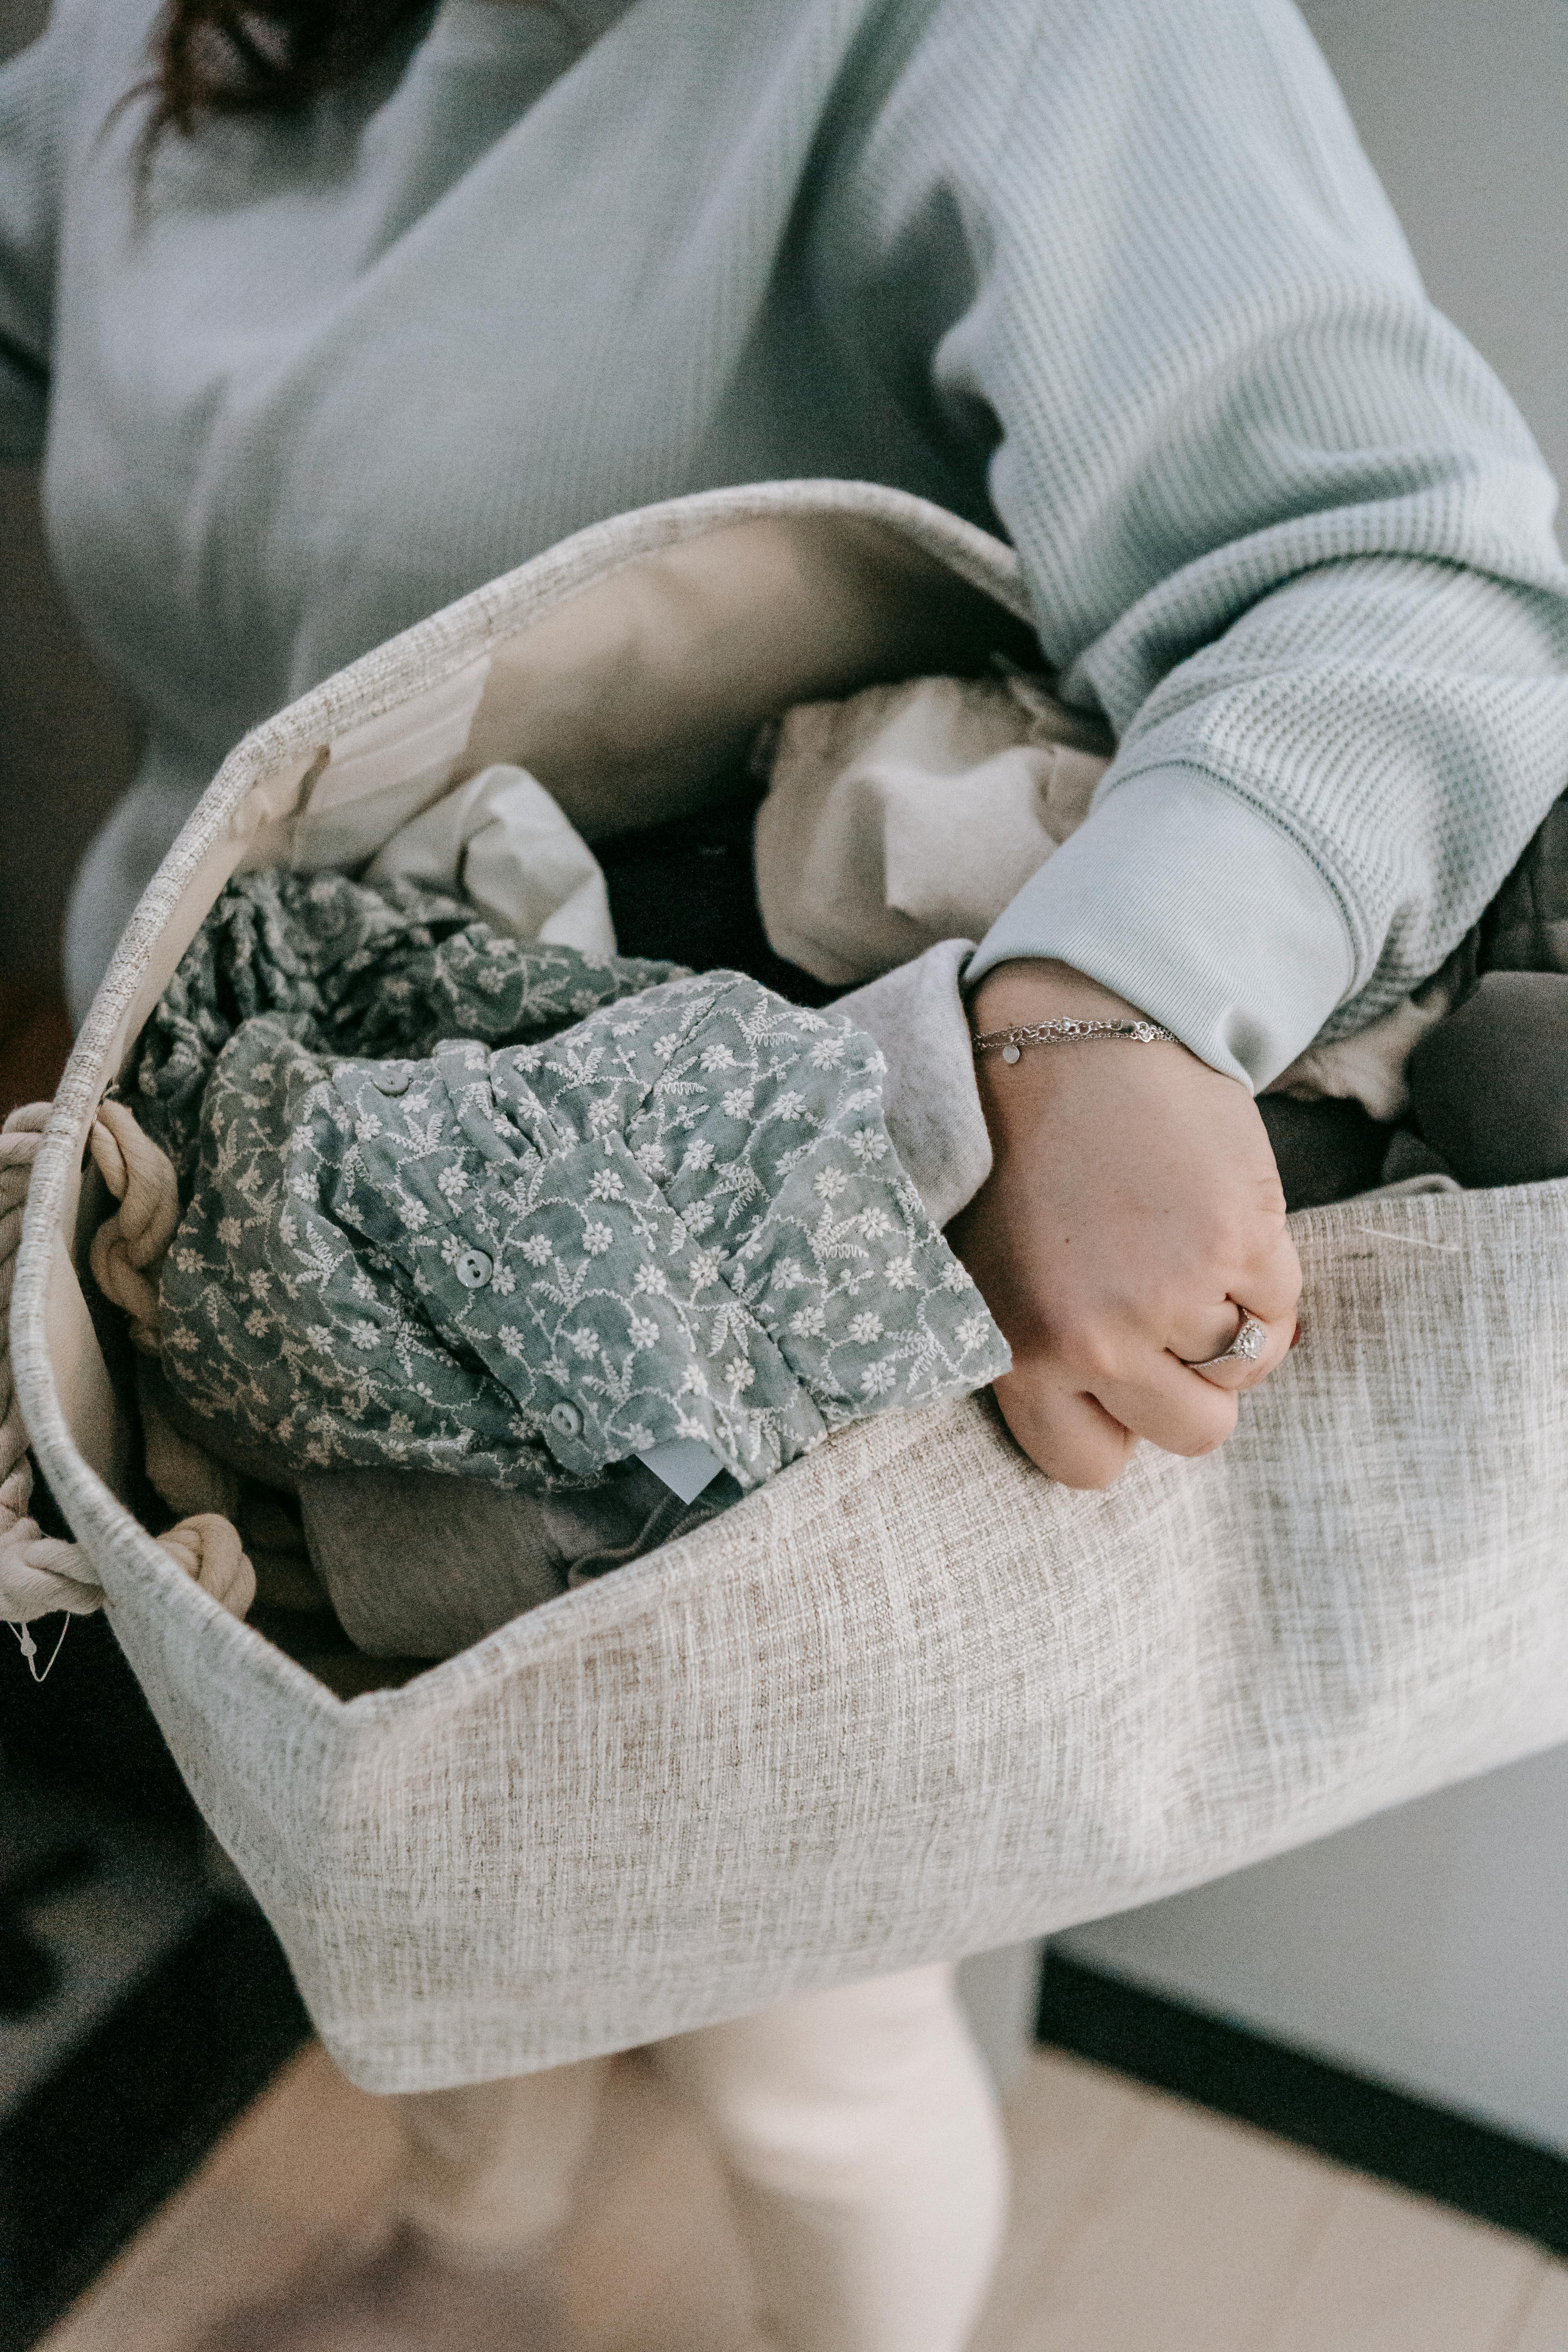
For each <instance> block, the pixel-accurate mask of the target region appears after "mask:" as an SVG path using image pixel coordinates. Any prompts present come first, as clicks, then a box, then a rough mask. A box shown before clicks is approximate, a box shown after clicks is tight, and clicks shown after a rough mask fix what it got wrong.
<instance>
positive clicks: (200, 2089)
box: [0, 1899, 310, 2352]
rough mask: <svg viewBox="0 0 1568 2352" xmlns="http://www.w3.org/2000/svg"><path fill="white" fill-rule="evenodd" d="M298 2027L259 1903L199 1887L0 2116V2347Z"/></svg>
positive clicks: (30, 2330) (249, 2095)
mask: <svg viewBox="0 0 1568 2352" xmlns="http://www.w3.org/2000/svg"><path fill="white" fill-rule="evenodd" d="M309 2031H310V2027H309V2023H308V2021H307V2019H306V2016H305V2011H304V2008H303V2006H302V2004H301V2002H300V1996H299V1994H298V1993H297V1992H296V1991H295V1990H294V1984H293V1979H291V1978H290V1976H289V1968H288V1963H287V1962H286V1961H285V1959H284V1958H283V1955H282V1952H281V1951H280V1949H279V1945H278V1941H277V1938H276V1937H274V1935H273V1933H272V1930H271V1928H270V1927H268V1925H267V1922H266V1920H265V1919H264V1918H263V1917H262V1916H261V1914H260V1913H259V1912H258V1911H257V1910H254V1909H253V1908H251V1907H250V1906H248V1905H245V1904H240V1903H234V1902H229V1901H226V1900H222V1899H215V1900H214V1903H213V1905H212V1907H211V1908H210V1910H208V1911H207V1912H205V1914H204V1915H203V1916H202V1918H201V1919H200V1920H198V1922H197V1923H196V1925H195V1927H193V1928H192V1930H191V1933H190V1934H189V1935H188V1936H187V1937H185V1938H184V1941H183V1942H182V1943H180V1944H179V1945H177V1946H176V1947H175V1948H174V1951H172V1952H171V1953H170V1954H169V1955H168V1956H167V1958H165V1959H163V1961H162V1962H160V1964H159V1965H158V1967H157V1968H155V1969H153V1971H152V1973H151V1974H150V1975H149V1976H147V1977H145V1978H144V1979H142V1982H141V1983H140V1984H138V1985H137V1986H136V1987H135V1988H134V1989H133V1990H132V1992H130V1993H129V1994H128V1996H127V1997H126V1999H125V2000H124V2001H122V2002H121V2006H120V2007H119V2008H118V2009H117V2010H116V2011H114V2012H113V2014H112V2015H111V2016H110V2017H109V2018H107V2019H106V2020H105V2021H104V2022H103V2024H102V2025H101V2026H100V2027H99V2029H98V2030H97V2032H94V2033H93V2034H92V2035H91V2036H90V2037H89V2040H88V2041H87V2042H84V2043H83V2044H82V2045H81V2047H80V2048H79V2050H77V2051H76V2052H75V2053H74V2054H73V2055H72V2056H71V2058H70V2059H69V2060H68V2062H67V2063H66V2064H65V2065H64V2066H63V2067H62V2068H61V2069H60V2071H59V2072H58V2074H55V2075H53V2076H52V2077H51V2078H50V2080H49V2081H48V2082H47V2083H46V2084H43V2085H42V2086H41V2087H40V2088H39V2089H38V2090H37V2092H36V2093H35V2094H34V2095H33V2096H32V2097H31V2098H30V2099H28V2100H27V2101H26V2103H25V2105H22V2106H21V2107H19V2108H18V2109H17V2110H16V2113H15V2114H14V2115H12V2116H9V2117H8V2118H7V2119H6V2121H5V2126H3V2127H0V2352H25V2347H26V2346H28V2345H30V2344H32V2343H34V2342H36V2340H37V2337H38V2336H40V2335H42V2334H43V2332H44V2331H45V2329H46V2328H47V2327H48V2326H51V2325H52V2324H53V2322H54V2321H55V2320H56V2319H57V2318H58V2316H59V2315H60V2313H61V2312H62V2311H64V2310H65V2308H66V2306H67V2305H68V2304H69V2303H70V2302H71V2301H72V2300H73V2298H74V2297H75V2296H76V2295H78V2294H80V2293H81V2291H82V2289H83V2288H84V2287H85V2286H86V2285H87V2284H89V2281H90V2280H91V2279H93V2278H94V2277H96V2275H97V2274H98V2273H99V2272H100V2270H101V2269H102V2268H103V2266H104V2265H105V2263H108V2262H110V2260H111V2259H112V2258H113V2256H114V2255H115V2254H117V2253H118V2252H119V2251H120V2249H121V2247H122V2246H123V2245H124V2244H125V2243H126V2242H127V2241H128V2240H129V2239H130V2238H131V2237H132V2235H133V2234H134V2232H135V2231H137V2230H138V2229H139V2228H140V2226H141V2224H142V2222H143V2221H145V2220H146V2219H147V2217H148V2215H149V2214H150V2213H152V2212H153V2210H155V2209H156V2208H157V2207H158V2206H159V2205H160V2204H162V2202H163V2200H164V2198H165V2197H167V2196H168V2195H169V2194H170V2192H171V2191H172V2190H173V2189H175V2188H176V2187H177V2186H178V2185H179V2183H180V2182H181V2181H182V2180H183V2179H185V2177H186V2175H187V2174H188V2173H190V2172H191V2171H193V2170H194V2169H195V2166H196V2165H197V2164H198V2163H199V2162H200V2160H201V2158H202V2157H203V2156H204V2155H205V2153H206V2151H207V2149H208V2148H209V2147H211V2146H212V2144H213V2142H214V2141H215V2140H216V2138H217V2137H218V2136H219V2134H220V2133H221V2132H222V2131H224V2130H225V2128H226V2126H228V2125H229V2124H230V2123H232V2122H233V2121H234V2119H235V2117H236V2116H238V2115H239V2114H240V2113H241V2112H242V2111H243V2110H244V2108H245V2107H247V2105H249V2103H250V2101H251V2100H252V2099H253V2098H255V2096H256V2095H257V2094H258V2092H259V2091H260V2090H262V2089H263V2088H264V2087H265V2085H266V2084H268V2082H269V2081H270V2080H271V2078H272V2076H273V2075H274V2074H276V2073H277V2071H278V2069H279V2066H280V2065H281V2064H282V2063H283V2061H284V2060H285V2059H286V2058H287V2057H289V2054H290V2053H292V2052H293V2051H294V2050H295V2049H297V2048H298V2046H299V2044H300V2042H302V2041H303V2040H304V2038H305V2036H306V2034H307V2033H308V2032H309Z"/></svg>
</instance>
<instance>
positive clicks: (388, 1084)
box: [373, 1070, 408, 1095]
mask: <svg viewBox="0 0 1568 2352" xmlns="http://www.w3.org/2000/svg"><path fill="white" fill-rule="evenodd" d="M373 1083H374V1087H375V1090H376V1093H377V1094H378V1095H405V1094H406V1093H407V1092H408V1073H407V1071H406V1070H378V1071H377V1072H376V1075H375V1077H374V1081H373Z"/></svg>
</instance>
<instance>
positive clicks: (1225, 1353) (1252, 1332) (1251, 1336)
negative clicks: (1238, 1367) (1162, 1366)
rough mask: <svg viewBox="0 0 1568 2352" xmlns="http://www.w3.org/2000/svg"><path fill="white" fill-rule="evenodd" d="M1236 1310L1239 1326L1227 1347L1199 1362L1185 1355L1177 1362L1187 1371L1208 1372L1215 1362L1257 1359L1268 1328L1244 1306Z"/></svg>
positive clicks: (1252, 1362)
mask: <svg viewBox="0 0 1568 2352" xmlns="http://www.w3.org/2000/svg"><path fill="white" fill-rule="evenodd" d="M1236 1311H1237V1314H1238V1315H1239V1316H1240V1318H1241V1328H1240V1330H1239V1331H1238V1332H1237V1335H1236V1337H1235V1339H1233V1340H1232V1341H1231V1343H1230V1345H1229V1347H1228V1348H1222V1349H1220V1352H1219V1354H1218V1355H1217V1356H1205V1357H1204V1359H1203V1360H1202V1361H1201V1362H1199V1363H1194V1362H1192V1361H1191V1360H1189V1359H1188V1358H1187V1357H1185V1356H1182V1357H1180V1358H1179V1359H1178V1361H1179V1362H1181V1363H1184V1364H1185V1365H1186V1367H1187V1370H1188V1371H1189V1372H1210V1371H1212V1370H1214V1368H1215V1365H1216V1364H1255V1363H1256V1362H1257V1361H1258V1358H1259V1356H1261V1354H1262V1353H1263V1349H1264V1347H1265V1344H1266V1343H1267V1341H1268V1329H1267V1328H1266V1326H1265V1325H1263V1324H1261V1323H1260V1322H1259V1321H1258V1318H1257V1316H1256V1315H1249V1314H1248V1313H1247V1309H1246V1307H1237V1310H1236Z"/></svg>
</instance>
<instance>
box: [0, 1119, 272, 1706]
mask: <svg viewBox="0 0 1568 2352" xmlns="http://www.w3.org/2000/svg"><path fill="white" fill-rule="evenodd" d="M50 1108H51V1107H50V1105H49V1104H48V1103H28V1104H27V1105H26V1108H24V1109H21V1110H14V1111H13V1112H12V1113H11V1116H10V1117H9V1118H7V1119H6V1121H5V1125H4V1127H3V1128H0V1622H9V1623H10V1624H12V1625H13V1626H15V1627H16V1629H17V1639H18V1641H19V1643H21V1648H22V1654H23V1656H24V1657H25V1658H26V1661H27V1667H28V1671H29V1672H30V1673H31V1675H32V1676H33V1679H34V1681H35V1682H42V1680H43V1679H44V1675H41V1674H40V1673H39V1672H38V1667H37V1645H36V1644H35V1643H34V1641H33V1637H32V1635H31V1633H28V1631H27V1630H26V1629H27V1626H28V1624H29V1622H30V1621H31V1620H32V1619H33V1618H35V1617H47V1616H52V1615H54V1614H55V1613H56V1612H59V1611H62V1610H63V1611H64V1612H66V1613H67V1614H68V1616H72V1617H85V1616H90V1615H91V1613H92V1612H93V1611H94V1610H96V1609H101V1608H102V1606H103V1587H102V1585H101V1584H100V1581H99V1579H98V1574H97V1571H96V1570H95V1569H94V1568H93V1565H92V1562H91V1561H90V1559H89V1558H88V1556H87V1554H86V1552H84V1551H83V1550H82V1549H81V1546H80V1545H79V1544H74V1543H66V1542H64V1541H62V1540H61V1539H60V1538H58V1537H56V1536H46V1535H45V1534H44V1532H43V1530H42V1529H41V1528H40V1527H39V1526H38V1523H37V1520H36V1519H34V1518H31V1517H29V1516H28V1512H27V1506H28V1504H29V1502H30V1501H31V1500H32V1494H33V1472H32V1465H31V1464H30V1463H29V1462H28V1460H27V1433H26V1430H25V1429H24V1427H23V1425H22V1408H21V1403H20V1401H19V1399H18V1398H17V1395H16V1383H15V1381H13V1379H12V1377H11V1336H10V1320H11V1318H10V1308H11V1291H12V1286H13V1284H14V1282H15V1279H16V1253H17V1251H18V1250H19V1249H20V1247H21V1244H22V1213H23V1210H24V1209H25V1207H26V1200H27V1186H28V1183H29V1182H30V1181H31V1178H32V1173H33V1162H34V1160H36V1159H37V1155H38V1148H39V1146H40V1144H41V1143H42V1142H43V1139H44V1129H45V1127H46V1125H47V1121H48V1116H49V1110H50ZM91 1149H92V1156H93V1159H94V1160H95V1161H96V1162H97V1164H98V1167H99V1168H100V1171H102V1174H103V1179H104V1181H105V1183H106V1184H107V1185H108V1186H109V1189H110V1192H111V1193H113V1195H114V1197H115V1199H116V1201H117V1202H119V1206H118V1208H117V1209H116V1211H115V1213H114V1215H113V1216H112V1217H110V1218H109V1219H107V1220H106V1222H105V1223H103V1224H102V1225H101V1226H100V1228H99V1231H98V1232H97V1234H95V1235H94V1236H93V1243H92V1252H91V1256H92V1268H93V1273H94V1275H95V1276H96V1277H97V1279H98V1282H99V1284H100V1287H101V1288H102V1290H103V1291H104V1293H105V1294H106V1296H107V1297H110V1298H111V1299H112V1300H113V1301H114V1302H115V1304H116V1305H117V1306H120V1307H123V1308H124V1309H125V1311H126V1313H127V1314H128V1315H129V1316H130V1318H131V1336H132V1339H133V1341H134V1342H135V1344H136V1345H137V1347H139V1348H140V1349H142V1350H143V1352H146V1353H153V1352H155V1351H156V1349H157V1344H158V1339H157V1318H158V1274H159V1270H160V1269H161V1267H162V1265H163V1254H164V1252H165V1251H166V1250H167V1248H168V1246H169V1244H170V1242H171V1240H172V1239H173V1238H174V1228H175V1226H176V1224H177V1223H178V1222H179V1213H180V1211H179V1198H178V1193H177V1192H176V1189H175V1183H174V1169H173V1167H172V1166H171V1164H170V1162H169V1160H167V1159H166V1158H165V1156H164V1154H163V1152H161V1151H160V1150H158V1148H157V1146H156V1144H154V1143H153V1142H151V1141H150V1140H149V1139H148V1138H147V1137H146V1136H144V1135H143V1134H142V1130H141V1129H140V1128H139V1127H138V1126H137V1124H136V1121H135V1118H133V1117H132V1113H131V1112H130V1111H129V1110H128V1109H127V1108H126V1107H125V1105H124V1104H123V1103H105V1104H103V1105H102V1106H101V1108H100V1111H99V1115H98V1119H97V1123H96V1124H95V1126H94V1128H93V1130H92V1142H91ZM158 1541H159V1543H160V1545H161V1546H162V1547H163V1550H165V1551H166V1552H167V1553H168V1554H169V1557H170V1558H171V1559H174V1560H175V1561H177V1562H178V1564H179V1566H180V1567H181V1568H183V1569H184V1571H185V1573H186V1575H187V1576H189V1577H191V1578H193V1579H194V1580H195V1582H196V1583H197V1584H199V1585H200V1586H201V1587H202V1589H203V1591H206V1592H210V1593H211V1594H212V1597H213V1599H214V1600H215V1601H218V1602H220V1603H221V1605H222V1606H223V1607H224V1608H226V1609H227V1610H228V1611H229V1612H231V1614H233V1615H234V1616H236V1617H243V1616H244V1615H245V1613H246V1612H247V1609H248V1608H249V1607H250V1604H251V1601H253V1600H254V1599H255V1597H256V1577H255V1572H254V1570H252V1568H251V1565H250V1562H249V1560H248V1559H247V1558H246V1556H245V1550H244V1547H243V1546H242V1544H241V1542H240V1538H239V1531H238V1529H237V1528H236V1527H234V1526H233V1524H232V1523H231V1522H230V1521H229V1520H228V1519H226V1518H223V1517H219V1516H218V1514H217V1513H216V1512H213V1511H203V1512H198V1513H197V1514H196V1515H195V1517H192V1518H188V1519H183V1520H182V1521H181V1522H180V1524H179V1526H178V1527H174V1528H170V1529H169V1530H168V1532H167V1533H166V1534H164V1535H162V1536H160V1537H159V1538H158ZM64 1639H65V1629H64V1628H63V1627H62V1629H61V1634H60V1640H61V1641H63V1640H64ZM58 1655H59V1643H56V1645H55V1652H54V1657H51V1658H50V1660H49V1665H50V1666H52V1665H53V1664H54V1661H55V1658H57V1657H58ZM47 1672H48V1666H46V1667H45V1669H44V1674H47Z"/></svg>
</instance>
